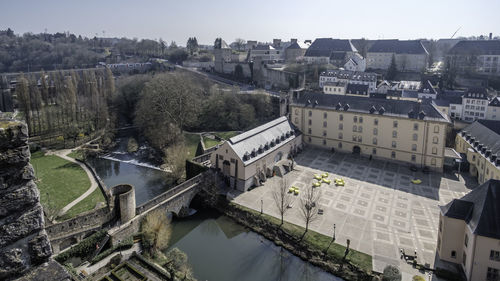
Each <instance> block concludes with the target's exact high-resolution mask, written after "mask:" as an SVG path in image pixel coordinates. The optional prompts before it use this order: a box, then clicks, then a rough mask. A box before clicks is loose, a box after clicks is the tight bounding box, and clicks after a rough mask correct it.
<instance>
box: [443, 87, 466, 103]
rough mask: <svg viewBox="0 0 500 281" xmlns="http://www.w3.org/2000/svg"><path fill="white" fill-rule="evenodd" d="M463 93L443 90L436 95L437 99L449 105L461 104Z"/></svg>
mask: <svg viewBox="0 0 500 281" xmlns="http://www.w3.org/2000/svg"><path fill="white" fill-rule="evenodd" d="M464 93H465V92H463V91H449V90H444V91H443V92H441V93H438V95H437V99H440V100H446V101H447V102H448V103H449V104H462V96H463V95H464Z"/></svg>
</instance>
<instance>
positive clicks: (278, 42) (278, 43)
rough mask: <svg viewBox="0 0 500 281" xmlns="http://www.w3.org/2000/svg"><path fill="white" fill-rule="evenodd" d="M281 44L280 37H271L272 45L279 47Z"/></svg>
mask: <svg viewBox="0 0 500 281" xmlns="http://www.w3.org/2000/svg"><path fill="white" fill-rule="evenodd" d="M280 46H281V39H273V47H275V48H279V47H280Z"/></svg>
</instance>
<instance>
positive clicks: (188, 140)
mask: <svg viewBox="0 0 500 281" xmlns="http://www.w3.org/2000/svg"><path fill="white" fill-rule="evenodd" d="M184 141H185V144H186V148H187V155H186V158H187V159H191V158H193V157H194V156H195V155H196V148H197V147H198V143H199V142H200V135H199V134H191V133H184Z"/></svg>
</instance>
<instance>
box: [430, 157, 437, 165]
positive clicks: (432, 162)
mask: <svg viewBox="0 0 500 281" xmlns="http://www.w3.org/2000/svg"><path fill="white" fill-rule="evenodd" d="M431 165H432V166H436V158H432V159H431Z"/></svg>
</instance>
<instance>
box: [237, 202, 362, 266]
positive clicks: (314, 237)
mask: <svg viewBox="0 0 500 281" xmlns="http://www.w3.org/2000/svg"><path fill="white" fill-rule="evenodd" d="M235 205H236V204H235ZM236 206H237V207H238V208H240V209H242V210H245V211H247V212H251V213H253V214H256V215H260V213H259V212H257V211H255V210H253V209H249V208H246V207H244V206H241V205H236ZM263 216H264V218H265V219H266V220H268V221H270V222H271V223H273V224H275V225H276V227H278V226H279V225H280V223H281V221H280V219H278V218H275V217H273V216H269V215H266V214H263ZM282 227H283V228H284V229H285V230H286V231H287V232H288V233H290V234H291V235H293V236H295V237H300V236H302V234H303V233H304V230H305V228H303V227H301V226H298V225H295V224H292V223H289V222H286V221H285V222H284V223H283V226H282ZM304 239H305V241H306V242H307V243H308V244H309V245H311V247H312V248H315V249H318V250H320V251H324V250H325V249H326V248H327V247H328V244H329V243H330V241H331V240H332V237H329V236H325V235H323V234H320V233H318V232H315V231H312V230H308V231H307V233H306V236H305V237H304ZM344 252H345V247H344V246H342V245H339V244H336V243H334V244H332V245H331V246H330V249H329V250H328V254H329V255H332V256H335V257H338V258H342V257H343V256H344ZM347 258H348V259H349V260H350V261H351V262H352V263H353V264H355V265H357V266H359V267H360V268H361V269H363V270H365V271H366V272H371V270H372V257H371V256H370V255H367V254H365V253H362V252H358V251H356V250H352V249H350V250H349V255H348V256H347Z"/></svg>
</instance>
